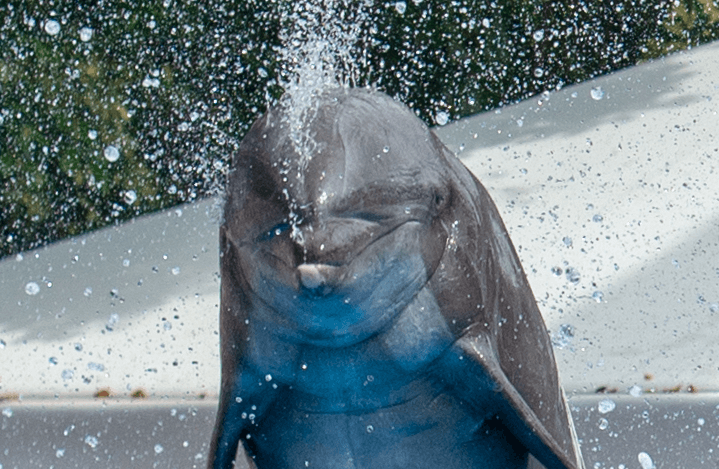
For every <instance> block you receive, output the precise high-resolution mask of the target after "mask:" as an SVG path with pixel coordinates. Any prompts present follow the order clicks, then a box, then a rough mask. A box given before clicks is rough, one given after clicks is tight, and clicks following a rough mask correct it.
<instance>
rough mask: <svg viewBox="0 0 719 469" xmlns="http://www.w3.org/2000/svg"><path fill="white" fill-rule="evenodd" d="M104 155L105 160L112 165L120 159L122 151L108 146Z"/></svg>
mask: <svg viewBox="0 0 719 469" xmlns="http://www.w3.org/2000/svg"><path fill="white" fill-rule="evenodd" d="M102 154H103V155H104V156H105V159H106V160H107V161H109V162H110V163H114V162H115V161H117V160H119V159H120V150H118V149H117V147H115V146H114V145H108V146H106V147H105V150H103V152H102Z"/></svg>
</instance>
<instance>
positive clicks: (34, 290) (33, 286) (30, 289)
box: [25, 282, 40, 296]
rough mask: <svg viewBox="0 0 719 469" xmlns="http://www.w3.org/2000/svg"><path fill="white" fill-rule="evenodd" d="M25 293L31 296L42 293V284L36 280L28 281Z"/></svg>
mask: <svg viewBox="0 0 719 469" xmlns="http://www.w3.org/2000/svg"><path fill="white" fill-rule="evenodd" d="M25 293H27V294H28V295H30V296H35V295H37V294H38V293H40V285H38V284H37V283H35V282H28V283H26V284H25Z"/></svg>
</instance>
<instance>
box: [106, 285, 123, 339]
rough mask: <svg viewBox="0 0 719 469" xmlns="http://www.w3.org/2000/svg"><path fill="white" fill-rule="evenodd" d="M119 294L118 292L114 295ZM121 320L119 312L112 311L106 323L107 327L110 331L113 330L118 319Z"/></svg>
mask: <svg viewBox="0 0 719 469" xmlns="http://www.w3.org/2000/svg"><path fill="white" fill-rule="evenodd" d="M113 296H117V294H115V295H113ZM119 320H120V315H119V314H117V313H112V314H111V315H110V318H109V319H108V320H107V324H105V329H107V330H108V331H112V330H113V329H114V328H115V324H117V321H119Z"/></svg>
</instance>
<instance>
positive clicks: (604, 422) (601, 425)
mask: <svg viewBox="0 0 719 469" xmlns="http://www.w3.org/2000/svg"><path fill="white" fill-rule="evenodd" d="M597 426H598V427H599V429H600V430H606V429H607V427H609V420H607V419H605V418H601V419H599V424H598V425H597Z"/></svg>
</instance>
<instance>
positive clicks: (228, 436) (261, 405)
mask: <svg viewBox="0 0 719 469" xmlns="http://www.w3.org/2000/svg"><path fill="white" fill-rule="evenodd" d="M279 391H280V388H279V387H278V388H275V387H272V386H270V385H268V384H267V383H266V380H265V378H263V377H260V376H259V375H258V374H257V373H254V372H252V371H250V370H242V372H240V373H239V375H238V377H237V380H236V382H235V385H234V386H233V387H232V390H231V391H230V392H225V393H223V394H222V395H221V397H220V407H219V411H218V414H217V421H216V423H215V430H214V435H213V437H212V442H213V446H212V447H211V448H210V458H211V460H210V461H208V463H209V467H210V468H213V469H230V468H232V467H242V466H241V465H238V464H239V461H241V460H242V459H244V460H245V462H246V463H247V464H249V465H248V466H247V467H249V469H253V468H254V463H251V459H250V458H249V457H248V455H247V453H246V451H245V448H244V446H243V445H242V443H241V441H240V440H241V439H242V437H243V435H245V434H246V433H248V432H251V427H253V426H254V425H255V421H258V420H260V419H261V418H262V416H263V414H264V413H265V411H266V410H267V408H268V407H269V406H270V405H271V404H272V402H273V401H274V400H275V399H276V397H277V394H278V393H279ZM236 455H239V456H240V460H236V459H235V457H236ZM233 461H234V462H235V465H233Z"/></svg>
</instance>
